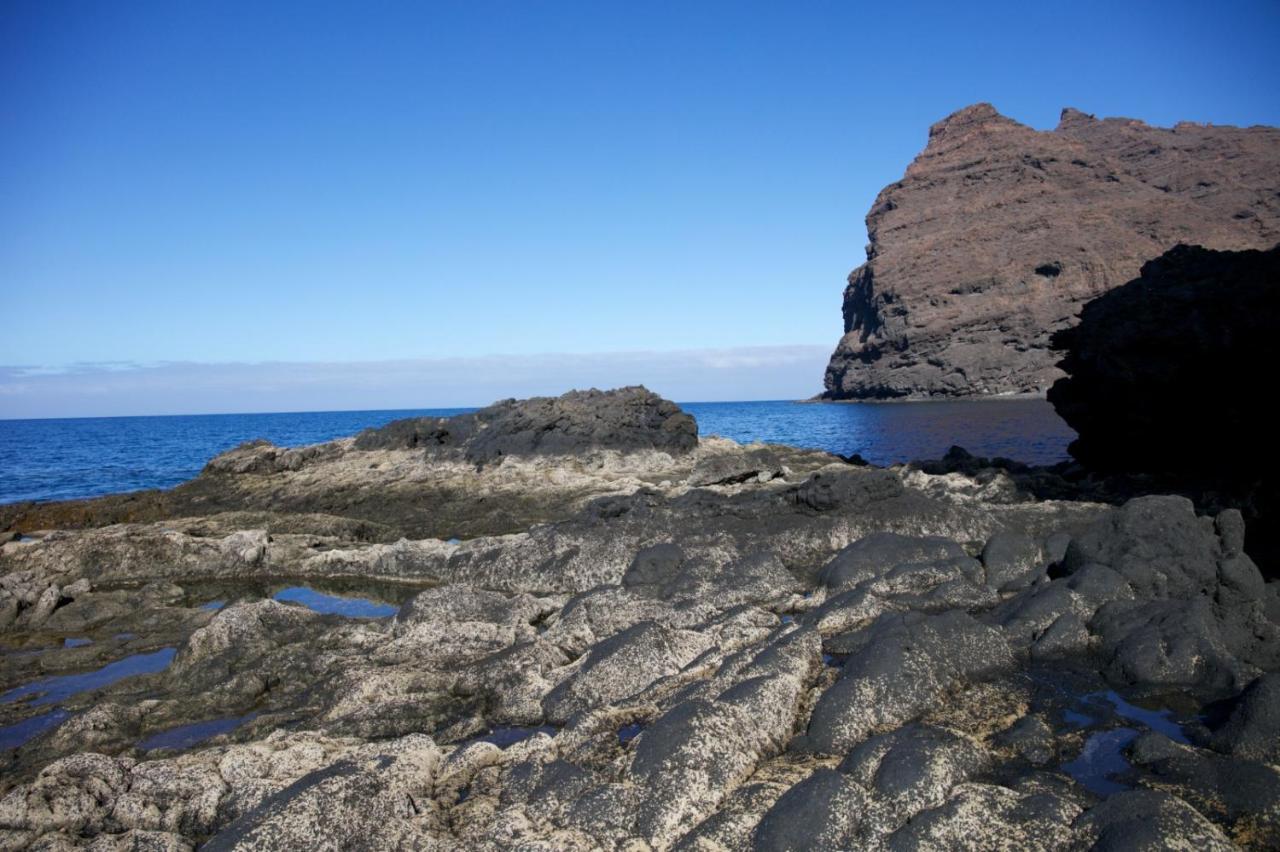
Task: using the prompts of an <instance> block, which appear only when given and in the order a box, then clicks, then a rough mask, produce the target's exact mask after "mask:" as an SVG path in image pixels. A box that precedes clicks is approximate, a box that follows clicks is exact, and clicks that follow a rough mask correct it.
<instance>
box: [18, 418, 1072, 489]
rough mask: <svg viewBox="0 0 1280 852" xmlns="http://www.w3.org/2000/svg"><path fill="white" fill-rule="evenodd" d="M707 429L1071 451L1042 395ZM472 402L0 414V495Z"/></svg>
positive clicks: (797, 442) (112, 483)
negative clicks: (279, 410) (278, 410)
mask: <svg viewBox="0 0 1280 852" xmlns="http://www.w3.org/2000/svg"><path fill="white" fill-rule="evenodd" d="M681 407H682V408H684V409H685V410H686V411H688V412H689V413H690V414H692V415H693V416H694V417H696V418H697V420H698V430H699V433H700V434H702V435H723V436H725V437H728V438H733V439H734V440H737V441H742V442H748V441H767V442H771V443H779V444H791V445H793V446H798V447H816V448H820V449H824V450H830V451H831V452H835V453H840V454H842V455H850V454H852V453H858V454H860V455H861V456H862V457H863V458H865V459H867V460H868V461H870V462H872V463H874V464H880V465H887V464H894V463H897V462H904V461H911V460H913V459H925V458H937V457H939V456H941V455H942V454H943V453H945V452H946V451H947V449H948V448H949V447H950V446H952V445H953V444H959V445H960V446H963V447H964V448H965V449H967V450H969V451H970V452H972V453H975V454H977V455H984V456H1005V457H1007V458H1012V459H1017V460H1018V461H1024V462H1028V463H1031V464H1052V463H1054V462H1058V461H1061V460H1063V459H1065V458H1067V453H1066V447H1067V444H1068V443H1069V442H1070V441H1071V440H1072V439H1073V438H1074V437H1075V435H1074V433H1073V432H1072V431H1071V429H1070V428H1069V427H1068V426H1067V425H1066V423H1064V422H1063V421H1062V420H1061V419H1060V418H1059V417H1058V416H1057V415H1056V414H1055V413H1054V411H1053V408H1052V406H1050V405H1049V403H1047V402H1045V401H1044V400H1040V399H1011V400H990V401H981V402H973V401H948V402H913V403H892V404H870V403H867V404H849V403H801V402H789V401H771V402H692V403H681ZM470 410H473V409H467V408H428V409H417V410H398V411H308V412H298V413H289V414H201V415H180V416H170V417H85V418H74V419H48V420H0V503H12V502H15V501H19V500H68V499H76V498H82V497H95V496H98V495H101V494H112V493H117V492H123V491H136V490H138V489H142V488H168V487H172V486H174V485H177V484H178V483H180V482H184V481H185V480H188V479H190V478H192V477H193V476H195V475H197V474H198V473H199V472H200V469H201V468H202V467H204V464H205V462H207V461H208V460H209V459H210V458H212V457H213V456H215V455H217V454H218V453H221V452H223V451H224V450H228V449H230V448H232V447H234V446H236V445H237V444H240V443H242V442H244V441H248V440H252V439H254V438H266V439H267V440H269V441H272V442H273V443H275V444H278V445H281V446H301V445H304V444H314V443H318V442H320V441H328V440H331V439H333V438H340V437H344V436H346V435H353V434H355V433H356V432H359V431H360V430H361V429H364V428H367V427H370V426H381V425H383V424H384V423H387V422H389V421H391V420H395V419H397V418H401V417H413V416H420V415H434V416H447V415H450V414H458V413H460V412H464V411H470Z"/></svg>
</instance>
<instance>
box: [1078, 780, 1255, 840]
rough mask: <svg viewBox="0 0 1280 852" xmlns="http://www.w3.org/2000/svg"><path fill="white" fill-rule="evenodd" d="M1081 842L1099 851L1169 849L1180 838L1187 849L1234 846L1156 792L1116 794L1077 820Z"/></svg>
mask: <svg viewBox="0 0 1280 852" xmlns="http://www.w3.org/2000/svg"><path fill="white" fill-rule="evenodd" d="M1076 830H1077V831H1078V832H1079V834H1080V839H1081V841H1082V842H1083V843H1084V844H1085V845H1086V846H1091V847H1092V848H1093V849H1096V850H1099V852H1121V850H1124V852H1128V850H1151V852H1155V850H1159V849H1168V848H1169V842H1170V839H1171V838H1177V839H1178V842H1179V844H1181V845H1182V847H1183V848H1186V849H1197V850H1205V852H1229V850H1232V849H1235V848H1236V847H1235V844H1233V843H1232V842H1231V841H1230V840H1228V839H1227V837H1226V835H1224V834H1223V833H1222V831H1221V830H1220V829H1218V828H1217V827H1216V826H1214V825H1213V823H1211V822H1209V821H1208V820H1207V819H1205V818H1204V817H1203V816H1201V815H1200V814H1199V813H1197V812H1196V809H1195V808H1193V807H1191V806H1190V805H1188V804H1187V803H1186V802H1184V801H1182V800H1181V799H1179V798H1178V797H1176V796H1172V795H1170V794H1168V793H1158V792H1155V791H1153V790H1133V791H1130V792H1125V793H1117V794H1116V795H1114V796H1112V797H1111V798H1109V799H1107V800H1106V801H1104V802H1102V803H1101V804H1098V805H1095V806H1094V807H1092V808H1090V809H1089V810H1087V811H1085V812H1084V813H1083V814H1081V815H1080V818H1079V819H1077V820H1076Z"/></svg>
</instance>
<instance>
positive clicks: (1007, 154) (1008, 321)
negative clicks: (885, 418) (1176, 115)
mask: <svg viewBox="0 0 1280 852" xmlns="http://www.w3.org/2000/svg"><path fill="white" fill-rule="evenodd" d="M867 230H868V233H869V234H870V238H871V242H870V245H869V246H868V248H867V262H866V263H865V264H863V265H862V266H860V267H858V268H857V269H855V270H854V271H853V272H852V273H851V274H850V276H849V285H848V288H847V289H846V290H845V295H844V320H845V335H844V337H843V338H841V340H840V343H839V344H838V345H837V347H836V350H835V353H834V354H833V355H832V357H831V362H830V364H829V365H828V367H827V374H826V388H827V390H826V393H825V394H824V395H825V396H826V398H829V399H891V398H913V397H915V398H919V397H946V396H967V395H982V394H1006V393H1019V392H1039V391H1043V390H1044V389H1045V388H1047V387H1048V386H1049V385H1050V384H1052V383H1053V381H1054V380H1055V379H1057V378H1058V377H1060V376H1061V375H1062V373H1061V372H1060V371H1059V370H1058V369H1057V368H1056V367H1055V361H1056V360H1057V356H1056V355H1055V354H1054V353H1052V352H1051V351H1050V350H1049V337H1050V336H1051V335H1052V334H1053V333H1054V332H1056V331H1059V330H1061V329H1063V328H1066V327H1068V326H1070V325H1072V324H1073V323H1074V322H1075V318H1076V315H1077V313H1078V312H1079V309H1080V307H1081V305H1082V304H1083V303H1084V302H1086V301H1088V300H1090V299H1092V298H1094V297H1096V296H1098V295H1100V294H1101V293H1104V292H1106V291H1107V290H1110V289H1111V288H1113V287H1116V286H1118V285H1120V284H1123V283H1124V282H1126V281H1128V280H1130V279H1132V278H1134V277H1136V276H1137V274H1138V272H1139V270H1140V268H1141V267H1142V264H1143V263H1144V262H1145V261H1147V260H1149V259H1151V258H1153V257H1156V256H1158V255H1160V254H1162V253H1163V252H1165V251H1167V250H1168V249H1170V248H1172V247H1173V246H1175V245H1177V244H1179V243H1193V244H1199V245H1203V246H1207V247H1210V248H1215V249H1249V248H1269V247H1270V246H1272V245H1274V244H1275V243H1276V242H1277V241H1278V240H1280V129H1277V128H1272V127H1249V128H1237V127H1215V126H1210V125H1199V124H1190V123H1181V124H1178V125H1177V126H1176V127H1174V128H1172V129H1165V128H1158V127H1151V126H1148V125H1146V124H1144V123H1142V122H1140V121H1133V120H1130V119H1124V118H1108V119H1102V120H1099V119H1095V118H1093V117H1092V116H1088V115H1085V114H1084V113H1081V112H1078V111H1076V110H1073V109H1067V110H1064V111H1063V113H1062V119H1061V121H1060V123H1059V124H1058V127H1057V128H1056V129H1054V130H1052V131H1045V132H1042V131H1037V130H1034V129H1032V128H1030V127H1027V126H1025V125H1022V124H1019V123H1018V122H1016V121H1013V120H1011V119H1009V118H1006V117H1004V116H1003V115H1000V114H999V113H998V112H996V110H995V109H994V108H993V107H992V106H991V105H989V104H977V105H974V106H970V107H967V108H965V109H962V110H960V111H959V112H957V113H955V114H953V115H951V116H949V117H948V118H946V119H944V120H942V121H940V122H938V123H937V124H935V125H934V126H933V127H931V128H930V129H929V144H928V146H927V147H926V148H925V150H924V151H923V153H921V154H920V155H919V156H918V157H917V158H916V159H915V161H914V162H913V163H912V164H911V165H910V166H909V167H908V168H907V172H906V174H905V175H904V176H903V178H902V180H900V181H898V182H897V183H894V184H891V185H889V186H887V187H885V189H884V190H883V191H881V193H880V195H879V197H878V198H877V199H876V202H875V205H874V206H873V207H872V209H871V212H870V213H869V214H868V215H867Z"/></svg>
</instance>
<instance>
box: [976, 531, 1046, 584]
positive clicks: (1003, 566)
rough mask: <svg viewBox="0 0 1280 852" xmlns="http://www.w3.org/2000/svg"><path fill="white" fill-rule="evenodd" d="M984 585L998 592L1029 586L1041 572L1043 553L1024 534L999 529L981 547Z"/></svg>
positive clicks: (1038, 546) (1043, 559) (1042, 568)
mask: <svg viewBox="0 0 1280 852" xmlns="http://www.w3.org/2000/svg"><path fill="white" fill-rule="evenodd" d="M982 565H983V567H984V568H985V569H986V581H987V585H989V586H991V587H992V588H994V589H996V590H998V591H1010V590H1013V589H1020V588H1023V587H1024V586H1029V585H1031V584H1032V583H1033V582H1035V581H1036V579H1037V578H1038V577H1039V576H1040V575H1041V574H1043V573H1044V568H1045V556H1044V553H1043V551H1041V549H1040V545H1038V544H1037V543H1036V542H1035V541H1034V540H1033V539H1032V538H1031V537H1030V536H1028V535H1026V534H1025V533H1020V532H1012V531H1007V530H1001V531H1000V532H997V533H996V534H995V535H993V536H992V537H991V538H989V539H987V544H986V546H985V547H983V548H982Z"/></svg>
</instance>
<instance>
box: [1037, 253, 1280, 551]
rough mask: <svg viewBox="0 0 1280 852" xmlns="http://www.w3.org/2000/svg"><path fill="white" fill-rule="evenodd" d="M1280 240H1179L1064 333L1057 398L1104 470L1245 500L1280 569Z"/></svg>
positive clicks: (1255, 541)
mask: <svg viewBox="0 0 1280 852" xmlns="http://www.w3.org/2000/svg"><path fill="white" fill-rule="evenodd" d="M1277 329H1280V246H1276V247H1275V248H1273V249H1271V250H1270V251H1242V252H1230V251H1226V252H1220V251H1210V250H1208V249H1203V248H1200V247H1198V246H1178V247H1177V248H1174V249H1172V250H1171V251H1169V252H1167V253H1165V254H1163V255H1161V256H1160V257H1159V258H1157V259H1155V260H1153V261H1151V262H1149V263H1147V264H1145V265H1144V266H1143V267H1142V275H1141V276H1140V277H1138V278H1135V279H1134V280H1133V281H1130V282H1128V283H1127V284H1124V285H1122V286H1120V287H1117V288H1115V289H1114V290H1112V291H1110V292H1108V293H1107V294H1105V295H1103V296H1099V297H1098V298H1097V299H1094V300H1093V301H1092V302H1090V303H1089V304H1087V305H1085V307H1084V310H1082V311H1081V315H1080V323H1079V324H1078V325H1076V326H1075V327H1073V328H1070V329H1067V330H1066V331H1062V332H1059V333H1058V334H1056V335H1054V338H1053V343H1054V345H1055V346H1056V347H1061V348H1062V349H1063V350H1065V352H1066V357H1065V358H1063V360H1062V362H1061V366H1062V368H1063V369H1064V370H1065V371H1066V372H1067V374H1068V375H1067V377H1066V378H1063V379H1059V380H1058V381H1057V382H1055V383H1054V385H1053V387H1052V388H1050V390H1049V401H1050V402H1052V403H1053V406H1054V408H1055V409H1057V412H1058V414H1059V415H1061V416H1062V418H1063V419H1064V420H1066V421H1067V423H1068V424H1070V425H1071V427H1072V428H1073V429H1075V430H1076V431H1077V432H1078V433H1079V435H1080V437H1079V438H1078V439H1077V440H1076V441H1075V442H1074V443H1072V445H1071V454H1072V455H1073V456H1075V457H1076V458H1077V459H1078V460H1079V461H1081V462H1082V463H1083V464H1084V465H1085V466H1087V467H1088V468H1090V469H1092V470H1097V471H1104V472H1111V473H1122V474H1144V475H1148V476H1152V477H1155V478H1156V482H1155V484H1156V486H1157V487H1158V488H1159V489H1160V490H1168V491H1174V490H1176V491H1180V492H1182V493H1185V494H1187V495H1188V496H1191V497H1193V498H1195V499H1196V501H1197V503H1198V504H1200V505H1201V506H1202V507H1212V508H1215V509H1216V508H1221V507H1223V506H1234V507H1236V508H1238V509H1240V510H1241V511H1242V512H1243V513H1244V518H1245V520H1246V521H1248V537H1247V541H1246V546H1247V547H1248V552H1249V555H1250V556H1252V557H1253V558H1254V559H1255V560H1257V561H1258V562H1259V564H1260V565H1262V566H1263V568H1264V571H1270V572H1272V573H1280V570H1278V569H1280V535H1278V534H1277V531H1276V523H1275V512H1276V507H1277V505H1280V488H1278V487H1277V485H1276V474H1277V472H1278V470H1280V466H1278V465H1277V463H1276V461H1275V449H1274V446H1273V444H1274V436H1275V427H1274V426H1273V424H1272V421H1271V417H1270V410H1271V409H1270V407H1271V402H1272V401H1271V399H1270V398H1269V395H1268V394H1267V393H1266V391H1265V389H1266V388H1267V387H1268V386H1269V383H1270V382H1271V380H1272V379H1271V373H1270V371H1271V370H1272V369H1273V368H1274V365H1275V364H1276V363H1280V339H1277V337H1276V330H1277Z"/></svg>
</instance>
